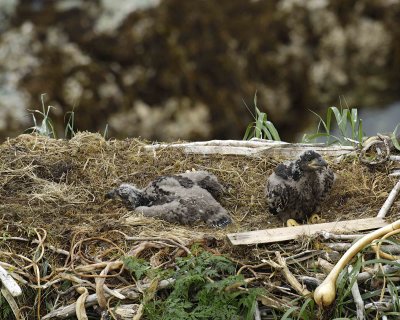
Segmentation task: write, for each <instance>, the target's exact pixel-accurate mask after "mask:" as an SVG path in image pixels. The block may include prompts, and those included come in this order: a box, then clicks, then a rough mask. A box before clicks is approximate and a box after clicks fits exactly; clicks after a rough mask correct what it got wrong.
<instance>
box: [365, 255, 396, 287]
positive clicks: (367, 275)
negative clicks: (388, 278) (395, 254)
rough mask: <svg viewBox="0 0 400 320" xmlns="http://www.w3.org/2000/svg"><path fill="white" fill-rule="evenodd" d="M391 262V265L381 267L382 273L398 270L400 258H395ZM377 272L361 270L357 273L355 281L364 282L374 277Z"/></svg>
mask: <svg viewBox="0 0 400 320" xmlns="http://www.w3.org/2000/svg"><path fill="white" fill-rule="evenodd" d="M393 262H394V264H393V265H389V264H386V265H384V266H383V267H382V274H391V273H396V272H399V271H400V260H396V261H393ZM378 273H379V271H378V270H373V271H365V272H361V273H359V274H358V275H357V281H358V282H360V283H362V282H365V281H367V280H369V279H371V278H373V277H375V276H376V275H377V274H378Z"/></svg>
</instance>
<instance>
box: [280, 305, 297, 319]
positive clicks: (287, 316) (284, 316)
mask: <svg viewBox="0 0 400 320" xmlns="http://www.w3.org/2000/svg"><path fill="white" fill-rule="evenodd" d="M296 310H297V307H291V308H290V309H288V310H287V311H286V312H285V313H284V315H283V316H282V318H281V320H289V319H292V318H289V316H290V315H291V314H292V313H294V312H295V311H296Z"/></svg>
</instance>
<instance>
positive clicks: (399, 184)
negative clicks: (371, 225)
mask: <svg viewBox="0 0 400 320" xmlns="http://www.w3.org/2000/svg"><path fill="white" fill-rule="evenodd" d="M399 191H400V180H399V181H398V182H397V183H396V185H395V186H394V188H393V189H392V191H390V193H389V196H388V197H387V199H386V201H385V203H384V204H383V206H382V208H381V210H379V213H378V215H377V217H378V218H384V217H385V216H386V214H387V213H388V212H389V209H390V207H391V206H392V204H393V202H394V200H395V199H396V196H397V194H398V193H399Z"/></svg>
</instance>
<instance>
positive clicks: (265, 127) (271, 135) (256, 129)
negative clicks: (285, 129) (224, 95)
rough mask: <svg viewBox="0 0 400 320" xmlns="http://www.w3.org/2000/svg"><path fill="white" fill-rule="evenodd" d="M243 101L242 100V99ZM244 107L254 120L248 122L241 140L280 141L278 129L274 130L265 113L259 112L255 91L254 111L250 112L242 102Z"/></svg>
mask: <svg viewBox="0 0 400 320" xmlns="http://www.w3.org/2000/svg"><path fill="white" fill-rule="evenodd" d="M243 102H244V101H243ZM244 104H245V106H246V108H247V109H248V110H249V112H250V113H251V115H252V117H253V118H254V122H251V123H249V125H248V126H247V128H246V131H245V133H244V136H243V140H250V139H251V138H260V139H268V140H275V141H281V138H280V136H279V133H278V131H277V130H276V128H275V126H274V124H273V123H272V122H271V121H269V120H268V117H267V114H266V113H265V112H261V111H260V109H259V108H258V106H257V92H256V93H255V95H254V111H255V114H253V112H251V110H250V109H249V107H248V106H247V105H246V103H245V102H244Z"/></svg>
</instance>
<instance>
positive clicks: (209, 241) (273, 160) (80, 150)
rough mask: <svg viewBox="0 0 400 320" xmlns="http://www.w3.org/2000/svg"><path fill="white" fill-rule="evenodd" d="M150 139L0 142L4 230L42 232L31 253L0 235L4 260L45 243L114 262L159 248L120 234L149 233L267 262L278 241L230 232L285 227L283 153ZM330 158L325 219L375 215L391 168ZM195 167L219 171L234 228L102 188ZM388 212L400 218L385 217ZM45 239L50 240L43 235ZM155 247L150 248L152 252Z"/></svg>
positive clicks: (56, 261) (292, 247)
mask: <svg viewBox="0 0 400 320" xmlns="http://www.w3.org/2000/svg"><path fill="white" fill-rule="evenodd" d="M146 144H147V142H146V141H142V140H137V139H127V140H123V141H119V140H115V141H114V140H112V141H105V140H104V139H103V138H102V137H101V136H100V135H98V134H91V133H79V134H77V135H76V136H75V137H74V138H73V139H71V140H68V141H67V140H55V139H49V138H46V137H41V136H35V135H21V136H19V137H17V138H15V139H12V140H8V141H6V142H5V143H3V144H2V145H1V146H0V173H1V174H0V185H1V189H0V197H1V202H0V203H1V204H0V217H1V219H2V221H1V222H2V226H3V227H2V229H3V230H2V231H3V234H4V236H11V237H22V238H26V239H30V240H32V239H36V244H37V248H36V252H32V250H33V249H35V245H33V246H32V244H31V243H27V242H24V241H17V240H16V241H12V242H10V241H4V242H2V243H1V244H0V250H2V251H1V256H0V261H2V262H5V263H9V264H11V265H15V264H19V265H22V262H21V257H19V258H17V256H16V255H22V256H26V257H27V256H29V257H32V256H33V255H34V256H35V257H36V258H33V260H32V261H34V260H35V259H37V257H38V255H39V256H40V254H38V252H39V253H40V252H41V249H44V247H46V248H50V247H51V246H53V251H52V252H53V253H52V254H51V255H50V256H47V257H46V259H48V260H49V261H50V264H51V265H52V268H53V270H55V268H56V267H57V268H61V267H63V266H64V267H65V266H66V265H69V266H71V264H72V265H73V264H79V263H83V264H90V263H92V264H93V263H95V262H96V261H97V262H98V261H103V260H104V259H106V258H109V259H110V261H111V260H112V259H113V258H115V256H117V255H118V254H119V255H120V254H121V252H122V253H125V254H126V253H128V252H132V250H136V251H135V252H136V253H137V255H138V254H139V253H141V252H146V250H148V248H151V250H154V248H157V245H155V246H152V245H149V246H142V247H137V246H136V247H132V242H129V241H126V238H125V237H124V236H122V234H121V233H120V232H123V233H124V234H125V235H129V236H135V237H137V238H138V239H148V240H149V241H151V239H152V238H151V237H156V238H157V239H159V240H157V241H161V242H162V239H169V240H168V241H169V242H168V241H164V242H162V243H166V244H167V245H169V246H171V241H172V243H173V242H174V241H173V240H171V239H176V242H175V243H173V245H172V246H177V247H178V249H179V247H180V246H181V249H183V250H185V249H186V248H187V247H188V246H189V245H190V244H191V243H193V242H196V241H201V242H202V243H203V245H204V246H206V247H210V246H212V247H214V249H213V250H216V252H219V253H225V254H229V255H230V257H231V258H232V259H235V260H237V261H239V263H243V264H247V263H259V261H260V259H263V258H268V259H269V254H270V253H271V252H273V251H271V250H276V248H280V247H278V246H277V245H270V246H258V247H255V248H251V250H249V249H248V248H240V247H239V248H233V247H232V246H230V245H229V243H228V242H227V241H226V240H225V235H226V233H232V232H241V231H250V230H259V229H267V228H272V227H278V226H281V225H282V224H281V222H280V221H279V220H278V219H277V218H276V217H274V216H272V215H271V214H270V213H268V210H267V208H266V203H265V199H264V185H265V181H266V178H267V177H268V175H269V174H270V173H271V171H272V170H273V168H274V167H275V166H276V165H277V164H278V163H279V162H281V161H283V160H284V159H282V158H280V157H277V156H274V157H272V156H262V157H244V156H234V155H208V156H203V155H193V154H191V155H189V154H185V153H184V152H182V151H181V150H179V149H176V148H159V149H157V150H156V151H153V152H149V150H148V149H146V148H145V146H146ZM325 158H326V159H327V161H328V162H329V165H330V166H331V167H332V168H333V169H334V171H335V173H336V175H337V181H336V183H335V186H334V188H333V191H332V193H331V195H330V197H329V198H328V199H327V200H326V202H325V204H324V205H323V207H322V218H323V219H325V220H326V221H327V222H330V221H337V220H347V219H356V218H366V217H373V216H376V214H377V212H378V211H379V208H380V207H381V206H382V204H383V203H384V201H385V199H386V198H387V196H388V193H389V192H390V190H391V189H392V187H393V184H394V181H392V178H389V177H388V174H387V173H388V170H389V165H387V166H380V167H379V169H377V168H371V167H368V166H365V165H362V164H360V162H359V160H358V157H356V156H354V157H351V156H349V157H345V158H343V159H341V160H340V161H338V159H337V158H333V157H325ZM193 169H195V170H208V171H210V172H212V173H214V174H215V175H216V176H217V177H218V179H219V181H220V182H221V183H222V184H223V185H224V186H225V187H226V188H227V194H226V195H225V196H224V197H223V199H222V200H221V204H222V205H223V206H224V207H225V208H226V209H227V210H228V211H229V213H230V214H231V216H232V218H233V223H232V225H230V226H229V227H228V228H226V229H222V230H215V229H211V228H210V227H208V226H206V225H205V224H198V225H195V226H181V225H174V224H170V223H167V222H165V221H161V220H156V219H150V218H144V217H141V216H139V215H138V214H136V213H135V212H131V211H129V210H127V209H126V208H125V207H124V206H123V205H122V204H121V203H118V202H114V201H111V200H106V199H105V194H106V193H107V192H108V191H109V190H111V189H112V188H114V187H115V186H117V185H119V184H120V183H121V182H130V183H134V184H136V185H137V186H139V187H144V186H145V185H146V184H147V183H148V182H149V181H151V180H152V179H154V178H155V177H157V176H159V175H165V174H174V173H179V172H184V171H186V170H193ZM396 208H397V207H396V205H395V206H394V207H393V208H392V212H398V210H396ZM397 209H398V208H397ZM389 217H391V218H394V217H395V216H394V215H393V214H389ZM44 236H45V237H46V240H45V242H46V244H45V243H44V241H42V240H43V237H44ZM160 239H161V240H160ZM215 240H216V241H215ZM299 242H300V243H302V241H301V239H300V240H296V242H295V243H293V242H291V243H288V244H286V245H285V251H286V252H288V253H289V255H290V254H296V253H299V252H301V251H302V250H304V249H305V247H306V248H308V246H309V244H308V242H307V243H305V244H304V243H302V245H301V246H299V245H298V243H299ZM55 248H58V249H64V250H66V251H65V252H64V253H62V254H61V256H60V254H59V253H56V252H54V249H55ZM159 248H160V245H159V243H158V249H159ZM130 250H131V251H130ZM83 251H84V255H85V257H89V256H90V257H96V259H94V258H93V259H88V258H87V259H86V262H85V258H83V257H82V254H81V253H82V252H83ZM71 252H72V253H73V255H75V256H80V258H79V259H80V260H79V259H76V260H75V261H72V260H73V258H72V257H71V256H68V254H71ZM171 252H172V251H171ZM78 253H79V254H78ZM136 253H135V254H136ZM164 253H165V254H168V252H164ZM63 254H64V256H63ZM152 254H154V252H153V253H151V252H147V257H150V256H152ZM174 254H176V252H174ZM42 255H43V254H42ZM66 256H68V257H67V258H66ZM144 256H146V253H144ZM22 260H23V259H22ZM68 260H71V261H68ZM68 263H69V264H68ZM76 267H77V266H74V268H75V269H76ZM102 267H103V268H104V266H102ZM77 274H79V272H77ZM32 281H35V279H32Z"/></svg>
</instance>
